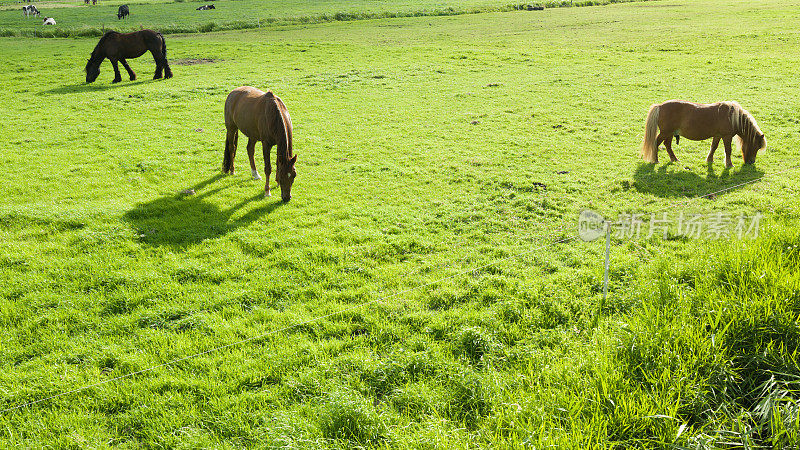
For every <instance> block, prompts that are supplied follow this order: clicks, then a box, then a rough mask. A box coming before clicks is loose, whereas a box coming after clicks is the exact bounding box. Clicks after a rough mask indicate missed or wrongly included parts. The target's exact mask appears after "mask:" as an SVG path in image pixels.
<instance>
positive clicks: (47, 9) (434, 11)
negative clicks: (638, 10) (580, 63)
mask: <svg viewBox="0 0 800 450" xmlns="http://www.w3.org/2000/svg"><path fill="white" fill-rule="evenodd" d="M621 1H629V0H546V1H537V2H522V1H521V0H520V1H516V2H515V1H514V0H401V1H386V0H359V1H357V2H353V1H346V0H324V1H314V2H309V1H306V0H288V1H287V0H221V1H216V2H202V1H200V0H191V1H183V0H179V1H165V0H140V1H136V2H133V3H132V2H128V1H125V0H101V1H100V2H99V3H98V4H97V5H95V6H91V7H90V6H85V5H83V2H82V1H75V0H53V1H45V2H37V3H36V4H37V5H38V9H39V11H40V12H41V14H42V16H43V17H54V18H55V19H56V22H57V25H55V26H43V25H42V21H41V20H36V19H34V18H25V17H23V15H22V12H21V5H20V4H19V3H18V2H17V1H16V0H0V36H26V37H76V36H100V35H102V33H103V31H104V30H109V29H113V30H116V31H132V30H138V29H140V28H142V27H147V28H155V29H157V30H158V31H160V32H162V33H164V34H167V33H197V32H209V31H220V30H236V29H244V28H261V27H268V26H273V25H287V24H308V23H321V22H333V21H347V20H359V19H375V18H388V17H409V16H449V15H460V14H466V13H478V12H490V11H509V10H515V9H519V8H520V7H525V6H527V5H528V4H531V5H533V4H537V5H547V6H548V7H560V6H566V7H569V6H585V5H599V4H607V3H617V2H621ZM206 3H213V4H214V5H215V8H216V9H214V10H208V11H197V10H196V9H197V7H198V6H200V5H203V4H206ZM121 4H129V5H130V11H131V15H130V16H129V17H127V18H125V19H124V20H119V19H118V18H117V10H118V7H119V5H121ZM533 14H538V12H535V13H533Z"/></svg>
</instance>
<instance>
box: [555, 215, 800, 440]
mask: <svg viewBox="0 0 800 450" xmlns="http://www.w3.org/2000/svg"><path fill="white" fill-rule="evenodd" d="M643 275H644V276H643V277H642V279H643V280H646V281H643V282H642V283H641V286H640V287H639V289H638V290H639V292H640V293H641V301H640V304H639V306H638V307H637V308H636V310H635V311H634V312H633V313H632V314H631V315H630V316H629V317H627V318H625V319H623V322H624V324H623V325H622V326H621V327H620V328H619V331H617V332H616V333H615V334H614V335H613V336H614V337H613V338H608V339H599V341H598V342H599V343H600V345H601V347H602V350H601V351H598V353H597V354H596V358H597V359H596V360H595V362H594V363H593V364H591V367H592V369H591V376H588V377H585V379H584V380H583V381H581V380H580V379H575V380H571V381H567V382H566V383H565V384H566V385H568V386H573V388H571V389H564V390H562V391H561V392H560V394H561V395H563V398H564V400H563V405H564V406H563V407H562V408H561V410H562V411H564V414H561V415H559V414H557V413H556V414H554V415H553V418H552V420H551V421H550V423H548V424H547V425H548V426H554V427H563V428H564V429H565V432H566V433H567V434H573V435H578V436H582V439H585V440H586V441H587V442H595V443H596V442H605V443H607V444H611V445H612V446H624V447H630V446H635V447H661V446H664V445H675V446H677V447H691V448H719V447H724V446H729V445H733V446H741V447H743V448H753V447H759V446H768V447H773V448H789V447H791V448H797V446H798V445H800V435H799V434H798V429H799V428H798V426H797V425H798V421H799V420H800V416H799V415H798V412H800V358H799V357H800V354H798V343H800V233H799V232H798V231H797V230H796V229H792V228H789V227H786V228H782V229H780V230H779V231H777V232H776V233H775V234H773V235H771V236H768V237H765V238H762V239H759V240H756V241H752V242H739V241H737V242H731V243H730V244H728V245H726V246H724V247H722V248H720V249H713V250H711V251H708V252H707V253H706V254H703V255H700V256H698V257H697V258H695V259H693V260H690V261H684V262H680V261H675V260H662V261H660V262H656V263H653V264H652V265H651V266H650V267H648V268H647V269H646V271H645V272H644V274H643ZM576 387H577V388H576ZM559 417H561V418H560V419H559ZM562 437H563V436H562Z"/></svg>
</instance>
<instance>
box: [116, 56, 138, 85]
mask: <svg viewBox="0 0 800 450" xmlns="http://www.w3.org/2000/svg"><path fill="white" fill-rule="evenodd" d="M119 62H121V63H122V67H124V68H125V70H127V71H128V76H129V77H131V81H133V80H135V79H136V72H134V71H133V70H132V69H131V66H129V65H128V61H125V59H124V58H123V59H120V60H119Z"/></svg>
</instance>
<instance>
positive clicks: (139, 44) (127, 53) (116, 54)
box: [85, 30, 172, 83]
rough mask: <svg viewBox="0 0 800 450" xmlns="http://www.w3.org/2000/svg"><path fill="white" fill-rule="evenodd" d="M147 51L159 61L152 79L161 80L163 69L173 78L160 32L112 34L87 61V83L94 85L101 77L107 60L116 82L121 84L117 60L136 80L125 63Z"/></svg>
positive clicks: (168, 76) (166, 74) (98, 44)
mask: <svg viewBox="0 0 800 450" xmlns="http://www.w3.org/2000/svg"><path fill="white" fill-rule="evenodd" d="M148 50H149V51H150V53H152V54H153V59H155V60H156V74H155V76H153V79H154V80H155V79H158V78H161V71H162V70H163V71H164V78H172V70H170V68H169V63H168V62H167V44H166V42H165V41H164V36H162V35H161V33H157V32H155V31H153V30H141V31H135V32H133V33H127V34H122V33H117V32H116V31H109V32H107V33H106V34H104V35H103V37H101V38H100V42H98V43H97V46H95V48H94V50H93V51H92V56H91V57H89V61H87V62H86V69H85V70H86V82H87V83H91V82H93V81H94V80H96V79H97V76H98V75H100V63H102V62H103V60H104V59H106V58H108V60H109V61H111V65H113V66H114V81H113V82H114V83H118V82H120V81H122V76H120V74H119V67H118V66H117V61H119V62H121V63H122V66H123V67H125V70H127V71H128V75H129V76H130V77H131V81H133V80H135V79H136V74H135V73H134V72H133V70H131V66H129V65H128V62H127V61H125V60H126V59H128V58H138V57H140V56H142V55H144V54H145V52H147V51H148Z"/></svg>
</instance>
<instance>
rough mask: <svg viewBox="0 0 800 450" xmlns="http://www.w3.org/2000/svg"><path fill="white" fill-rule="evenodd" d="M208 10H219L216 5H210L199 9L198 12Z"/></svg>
mask: <svg viewBox="0 0 800 450" xmlns="http://www.w3.org/2000/svg"><path fill="white" fill-rule="evenodd" d="M207 9H217V8H214V4H213V3H212V4H210V5H203V6H201V7H199V8H197V10H198V11H205V10H207Z"/></svg>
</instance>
